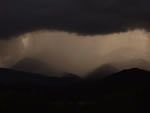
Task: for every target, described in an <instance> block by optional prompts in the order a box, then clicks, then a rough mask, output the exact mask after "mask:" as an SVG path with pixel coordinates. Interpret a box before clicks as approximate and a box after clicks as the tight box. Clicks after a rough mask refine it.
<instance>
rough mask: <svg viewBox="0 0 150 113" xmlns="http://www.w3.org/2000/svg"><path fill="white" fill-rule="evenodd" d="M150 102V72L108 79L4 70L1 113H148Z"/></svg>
mask: <svg viewBox="0 0 150 113" xmlns="http://www.w3.org/2000/svg"><path fill="white" fill-rule="evenodd" d="M149 103H150V72H148V71H144V70H140V69H131V70H125V71H122V72H119V73H116V74H114V75H112V76H108V77H107V78H104V79H80V78H79V77H77V76H75V75H72V74H66V76H65V77H63V78H55V77H46V76H42V75H38V74H32V73H25V72H18V71H13V70H8V69H0V112H1V113H30V112H31V113H135V112H136V113H148V112H150V107H149V105H150V104H149Z"/></svg>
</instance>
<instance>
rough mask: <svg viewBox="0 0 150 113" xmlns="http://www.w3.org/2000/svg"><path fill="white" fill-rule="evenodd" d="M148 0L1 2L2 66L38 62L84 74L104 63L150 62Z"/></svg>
mask: <svg viewBox="0 0 150 113" xmlns="http://www.w3.org/2000/svg"><path fill="white" fill-rule="evenodd" d="M149 4H150V1H149V0H1V1H0V39H1V41H0V44H1V48H0V51H1V53H0V66H1V67H10V66H12V65H13V64H15V63H16V62H18V61H20V60H21V59H23V58H25V57H31V56H32V57H34V58H38V59H40V61H43V62H46V63H47V64H49V65H51V66H53V67H55V68H57V69H58V70H62V71H66V72H72V73H76V74H85V73H87V72H89V71H90V70H92V69H94V68H96V67H97V66H100V65H102V64H105V63H110V62H118V61H119V62H121V61H125V60H129V59H147V60H149V56H150V54H149V47H150V46H149V45H150V41H149V37H150V35H149V26H150V16H149V14H150V7H149Z"/></svg>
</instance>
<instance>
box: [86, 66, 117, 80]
mask: <svg viewBox="0 0 150 113" xmlns="http://www.w3.org/2000/svg"><path fill="white" fill-rule="evenodd" d="M116 72H119V70H118V69H117V68H115V67H114V66H113V65H111V64H104V65H102V66H100V67H99V68H97V69H95V70H94V71H92V72H90V73H88V74H87V75H86V76H87V78H88V79H101V78H103V77H107V76H110V75H112V74H114V73H116Z"/></svg>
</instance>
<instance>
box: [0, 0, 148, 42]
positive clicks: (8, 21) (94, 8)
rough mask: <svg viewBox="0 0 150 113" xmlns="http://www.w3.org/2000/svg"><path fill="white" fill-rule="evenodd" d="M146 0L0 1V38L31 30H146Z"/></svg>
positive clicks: (90, 33)
mask: <svg viewBox="0 0 150 113" xmlns="http://www.w3.org/2000/svg"><path fill="white" fill-rule="evenodd" d="M149 4H150V1H149V0H1V1H0V38H1V39H2V38H3V39H6V38H8V37H12V36H15V35H19V34H22V33H25V32H30V31H34V30H43V29H49V30H62V31H67V32H76V33H78V34H87V35H92V34H107V33H113V32H122V31H126V30H128V29H134V28H146V29H147V30H148V29H149V25H150V16H149V14H150V7H149Z"/></svg>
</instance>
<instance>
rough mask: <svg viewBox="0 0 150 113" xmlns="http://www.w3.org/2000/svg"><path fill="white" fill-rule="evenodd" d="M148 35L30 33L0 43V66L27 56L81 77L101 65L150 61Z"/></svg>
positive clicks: (132, 32) (143, 31)
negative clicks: (139, 60)
mask: <svg viewBox="0 0 150 113" xmlns="http://www.w3.org/2000/svg"><path fill="white" fill-rule="evenodd" d="M149 36H150V35H149V33H148V32H146V31H145V30H139V29H138V30H133V31H128V32H122V33H113V34H108V35H94V36H84V35H77V34H75V33H68V32H58V31H55V32H54V31H36V32H30V33H26V34H24V35H21V36H18V37H17V38H12V39H11V40H1V41H0V43H2V44H3V45H2V46H1V54H0V56H2V57H1V66H2V67H3V66H5V67H11V66H13V65H14V64H16V63H17V62H19V61H21V60H22V59H24V58H29V57H30V58H35V59H38V60H39V61H41V62H44V63H45V64H46V65H48V66H49V67H52V68H54V69H57V70H58V71H60V72H70V73H74V74H77V75H81V76H84V75H86V74H87V73H88V72H90V71H92V70H94V69H96V68H97V67H100V66H102V65H103V64H110V63H116V62H120V63H122V62H123V63H124V62H125V61H130V60H136V59H144V60H147V61H150V54H149V53H150V51H149V46H150V39H149ZM4 42H5V43H4ZM8 45H9V46H8ZM129 67H130V66H129ZM122 68H123V67H122Z"/></svg>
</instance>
